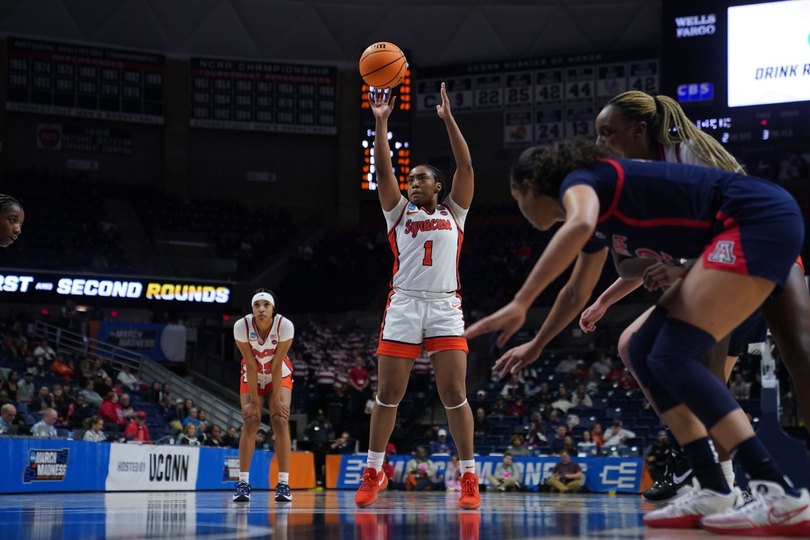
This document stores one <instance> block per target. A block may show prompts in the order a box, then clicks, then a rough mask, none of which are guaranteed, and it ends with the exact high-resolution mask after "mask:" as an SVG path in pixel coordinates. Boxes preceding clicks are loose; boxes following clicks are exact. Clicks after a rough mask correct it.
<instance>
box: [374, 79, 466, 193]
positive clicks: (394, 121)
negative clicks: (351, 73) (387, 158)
mask: <svg viewBox="0 0 810 540" xmlns="http://www.w3.org/2000/svg"><path fill="white" fill-rule="evenodd" d="M441 83H442V81H425V83H424V84H425V85H426V86H424V90H425V91H424V92H423V93H422V100H421V101H418V102H417V103H416V107H417V108H420V107H424V108H426V109H429V110H431V111H433V114H434V115H435V114H436V105H438V104H440V103H441V102H442V97H441ZM370 91H371V87H370V86H369V85H367V84H365V83H362V84H361V85H360V114H361V115H362V116H361V120H360V123H361V129H362V133H361V135H360V146H361V155H362V162H361V167H362V173H361V178H360V189H361V190H363V191H376V190H377V169H376V160H375V159H374V137H375V135H376V132H375V127H376V125H375V124H376V122H375V120H374V115H373V113H372V112H371V111H370V109H371V106H370V105H369V102H368V96H369V92H370ZM392 91H393V92H394V95H395V96H396V97H397V100H396V102H395V104H394V107H396V110H395V111H394V112H393V113H392V114H391V116H390V117H389V119H388V129H389V132H388V134H387V136H388V145H389V146H390V148H391V166H392V168H393V173H394V177H395V178H396V179H397V183H398V184H399V190H400V191H407V190H408V173H410V172H411V142H410V141H411V111H412V108H413V103H412V102H411V98H412V92H411V70H410V69H408V70H407V71H406V72H405V76H404V77H403V78H402V82H401V83H399V85H398V86H396V87H395V88H394V89H393V90H392ZM458 92H461V98H459V96H457V95H455V94H456V93H458ZM463 92H464V91H463V85H458V86H456V90H455V91H454V92H453V93H454V96H453V97H450V95H448V99H450V100H451V101H452V100H453V99H456V100H458V99H464V94H463ZM449 93H450V92H448V94H449ZM451 107H452V105H451ZM455 110H456V109H455V108H453V111H455ZM462 110H463V107H462Z"/></svg>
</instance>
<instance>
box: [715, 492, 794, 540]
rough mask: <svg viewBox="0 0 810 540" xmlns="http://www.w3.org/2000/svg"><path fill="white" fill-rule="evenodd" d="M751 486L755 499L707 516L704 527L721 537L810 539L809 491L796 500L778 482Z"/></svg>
mask: <svg viewBox="0 0 810 540" xmlns="http://www.w3.org/2000/svg"><path fill="white" fill-rule="evenodd" d="M750 486H751V492H752V493H753V494H754V498H753V499H752V500H749V501H748V502H747V503H746V504H744V505H742V506H737V507H735V508H732V509H730V510H727V511H725V512H722V513H719V514H714V515H710V516H706V517H704V518H703V520H702V521H701V524H702V525H703V528H704V529H706V530H707V531H711V532H713V533H720V534H736V535H747V536H779V535H782V536H802V537H804V538H810V495H809V494H808V493H807V490H806V489H801V490H799V496H798V497H793V496H791V495H788V494H786V493H785V490H784V489H782V486H780V485H779V484H777V483H775V482H766V481H764V480H751V482H750Z"/></svg>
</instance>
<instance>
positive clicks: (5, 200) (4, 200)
mask: <svg viewBox="0 0 810 540" xmlns="http://www.w3.org/2000/svg"><path fill="white" fill-rule="evenodd" d="M12 206H18V207H20V209H22V205H21V204H20V201H18V200H17V199H15V198H14V197H12V196H11V195H4V194H3V193H0V214H4V213H6V211H7V210H8V209H9V208H11V207H12Z"/></svg>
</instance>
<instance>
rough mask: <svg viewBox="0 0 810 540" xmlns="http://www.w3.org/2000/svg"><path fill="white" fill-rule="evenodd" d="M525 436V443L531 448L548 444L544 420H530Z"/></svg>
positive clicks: (535, 448) (534, 448)
mask: <svg viewBox="0 0 810 540" xmlns="http://www.w3.org/2000/svg"><path fill="white" fill-rule="evenodd" d="M523 437H524V440H525V442H524V443H523V445H524V446H525V447H526V448H528V449H529V450H537V449H538V448H542V447H545V446H548V438H547V437H546V430H545V423H544V422H543V421H542V420H541V421H540V422H539V423H538V422H537V421H535V420H532V421H530V422H529V425H528V427H527V429H526V433H525V434H524V436H523Z"/></svg>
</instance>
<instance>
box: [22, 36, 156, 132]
mask: <svg viewBox="0 0 810 540" xmlns="http://www.w3.org/2000/svg"><path fill="white" fill-rule="evenodd" d="M7 57H8V89H7V94H6V96H7V97H6V109H8V110H10V111H19V112H33V113H40V114H54V115H61V116H76V117H83V118H100V119H104V120H119V121H123V122H138V123H146V124H162V123H163V116H164V111H163V106H164V105H163V100H164V96H163V94H164V84H165V81H164V72H165V57H164V56H163V55H158V54H150V53H143V52H138V51H128V50H120V49H106V48H98V47H88V46H84V45H72V44H66V43H55V42H49V41H37V40H30V39H21V38H14V37H9V38H8V39H7Z"/></svg>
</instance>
